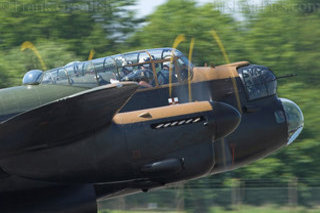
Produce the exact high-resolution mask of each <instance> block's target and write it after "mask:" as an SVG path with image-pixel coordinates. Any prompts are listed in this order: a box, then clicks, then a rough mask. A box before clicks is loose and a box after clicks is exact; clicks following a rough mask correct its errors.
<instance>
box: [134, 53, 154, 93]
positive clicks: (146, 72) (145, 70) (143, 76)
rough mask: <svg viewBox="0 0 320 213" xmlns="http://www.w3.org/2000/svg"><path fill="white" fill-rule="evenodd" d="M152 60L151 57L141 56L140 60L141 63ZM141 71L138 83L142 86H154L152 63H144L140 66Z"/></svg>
mask: <svg viewBox="0 0 320 213" xmlns="http://www.w3.org/2000/svg"><path fill="white" fill-rule="evenodd" d="M148 61H150V58H141V59H140V60H139V63H144V62H148ZM138 72H139V75H140V76H139V77H140V78H139V79H138V83H139V85H140V86H141V87H146V88H150V87H153V86H152V85H153V79H154V78H153V71H152V68H151V64H143V65H142V66H141V67H140V70H139V71H138Z"/></svg>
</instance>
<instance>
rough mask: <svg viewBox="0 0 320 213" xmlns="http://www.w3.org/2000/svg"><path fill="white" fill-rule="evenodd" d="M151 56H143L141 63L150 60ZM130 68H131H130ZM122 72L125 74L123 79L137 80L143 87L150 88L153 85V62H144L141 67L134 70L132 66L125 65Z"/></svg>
mask: <svg viewBox="0 0 320 213" xmlns="http://www.w3.org/2000/svg"><path fill="white" fill-rule="evenodd" d="M149 61H150V58H141V59H140V60H139V63H145V62H149ZM128 68H131V69H130V70H128ZM122 74H123V75H125V76H124V77H122V78H121V81H136V82H138V83H139V85H140V86H141V87H144V88H149V87H153V86H152V85H153V82H154V81H153V79H154V78H153V71H152V68H151V64H142V65H140V66H139V69H138V70H136V71H132V67H123V69H122Z"/></svg>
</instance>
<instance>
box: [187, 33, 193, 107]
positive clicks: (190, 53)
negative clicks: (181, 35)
mask: <svg viewBox="0 0 320 213" xmlns="http://www.w3.org/2000/svg"><path fill="white" fill-rule="evenodd" d="M193 47H194V38H192V39H191V42H190V49H189V64H188V88H189V102H192V90H191V70H190V69H191V67H190V63H191V61H192V53H193Z"/></svg>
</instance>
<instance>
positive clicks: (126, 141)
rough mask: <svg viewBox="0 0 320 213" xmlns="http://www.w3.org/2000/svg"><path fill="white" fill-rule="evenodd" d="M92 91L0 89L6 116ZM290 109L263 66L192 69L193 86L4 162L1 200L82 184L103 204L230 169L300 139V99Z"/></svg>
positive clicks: (134, 101)
mask: <svg viewBox="0 0 320 213" xmlns="http://www.w3.org/2000/svg"><path fill="white" fill-rule="evenodd" d="M235 86H236V87H235ZM86 89H87V88H83V87H79V86H66V85H60V86H57V85H54V86H53V85H50V84H49V85H42V84H40V85H28V86H22V87H19V88H10V89H5V90H0V97H1V101H3V100H6V101H3V104H2V111H0V112H1V115H0V119H1V120H2V121H5V120H7V119H8V118H10V117H11V116H16V115H19V114H20V113H24V112H26V111H28V110H32V109H34V108H36V107H38V106H40V105H43V104H45V103H47V102H50V101H54V100H56V99H59V98H63V97H65V96H68V95H73V94H75V93H77V92H80V91H85V90H86ZM26 94H28V95H27V96H25V95H26ZM170 101H171V102H170ZM172 101H173V102H175V101H176V103H175V104H173V105H170V104H172ZM286 106H289V108H290V107H291V108H292V109H294V110H296V111H294V110H293V111H294V112H293V111H290V112H289V110H288V107H286ZM286 106H284V100H283V99H279V98H278V97H277V94H276V78H275V76H274V74H273V73H272V72H271V71H270V70H269V69H268V68H266V67H263V66H257V65H250V64H249V63H248V62H239V63H234V64H228V65H224V66H218V67H202V68H200V67H199V68H198V67H195V68H193V76H192V80H190V81H188V80H187V81H177V82H172V83H171V84H164V85H158V84H157V85H156V86H154V87H150V88H140V89H138V90H137V92H135V93H134V94H133V96H132V97H131V99H129V101H128V102H127V103H125V105H124V106H123V107H122V108H121V110H120V111H119V112H118V113H117V114H116V115H115V116H114V117H113V120H112V122H110V124H109V125H107V126H105V127H103V128H99V129H96V130H95V131H92V132H90V133H89V134H87V135H85V136H84V137H83V138H76V139H75V140H73V141H72V140H71V141H68V142H67V143H65V144H61V145H59V146H54V147H50V148H44V149H38V150H31V151H28V152H24V153H21V154H17V155H13V156H10V157H7V158H2V159H1V160H0V168H1V170H2V177H3V178H2V179H0V194H1V193H2V194H6V193H7V192H8V191H10V192H15V191H16V192H19V191H22V190H23V191H33V190H41V189H43V190H46V189H48V188H56V187H60V186H65V185H67V186H70V185H74V184H79V185H81V186H87V185H90V186H92V187H94V191H95V195H96V198H97V199H104V198H110V197H113V196H118V195H125V194H128V193H133V192H138V191H141V190H143V191H146V190H148V189H152V188H157V187H163V186H165V185H166V184H170V183H175V182H179V181H186V180H190V179H195V178H199V177H203V176H208V175H212V174H216V173H221V172H226V171H230V170H232V169H236V168H238V167H240V166H243V165H247V164H249V163H251V162H253V161H255V160H258V159H260V158H263V157H265V156H267V155H268V154H270V153H272V152H274V151H276V150H278V149H279V148H281V147H283V146H286V145H287V144H288V142H289V141H290V140H292V137H296V136H297V135H294V134H293V133H292V131H291V130H292V126H294V127H293V130H298V129H299V128H300V127H302V126H301V125H302V122H303V121H302V119H303V117H302V118H301V116H302V114H301V115H299V111H300V109H297V106H294V104H293V103H292V104H291V103H286ZM164 113H166V114H164ZM163 114H164V116H163ZM149 115H153V116H151V117H150V116H149ZM299 116H300V117H299ZM291 118H295V119H296V120H294V121H292V119H291ZM299 119H300V121H299ZM295 122H296V123H295ZM230 125H231V126H232V127H230V128H229V126H230ZM26 128H32V127H26ZM294 128H295V129H294ZM226 129H227V130H226ZM17 134H18V133H17ZM293 135H294V136H293ZM293 139H294V138H293ZM0 178H1V176H0ZM8 183H10V184H11V185H10V187H8ZM25 183H28V185H29V186H26V184H25Z"/></svg>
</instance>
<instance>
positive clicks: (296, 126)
mask: <svg viewBox="0 0 320 213" xmlns="http://www.w3.org/2000/svg"><path fill="white" fill-rule="evenodd" d="M280 101H281V103H282V105H283V109H284V111H285V114H286V121H287V125H288V143H287V144H288V145H289V144H291V143H292V142H293V141H294V140H295V139H296V138H297V137H298V136H299V135H300V133H301V131H302V129H303V125H304V118H303V113H302V111H301V109H300V108H299V106H298V105H297V104H296V103H294V102H293V101H291V100H289V99H286V98H280Z"/></svg>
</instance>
